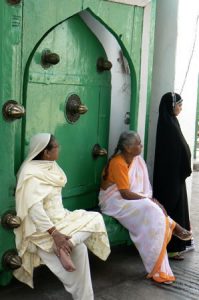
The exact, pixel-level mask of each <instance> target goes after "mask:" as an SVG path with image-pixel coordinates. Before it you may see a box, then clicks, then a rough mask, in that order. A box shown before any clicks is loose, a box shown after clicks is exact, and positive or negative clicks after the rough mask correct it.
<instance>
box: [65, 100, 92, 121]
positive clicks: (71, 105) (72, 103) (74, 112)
mask: <svg viewBox="0 0 199 300" xmlns="http://www.w3.org/2000/svg"><path fill="white" fill-rule="evenodd" d="M87 111H88V107H87V106H86V105H84V104H82V103H81V100H80V97H79V96H78V95H76V94H72V95H71V96H70V97H69V98H68V100H67V102H66V109H65V114H66V117H67V120H68V121H69V122H71V123H74V122H76V121H77V120H78V119H79V117H80V115H83V114H85V113H86V112H87Z"/></svg>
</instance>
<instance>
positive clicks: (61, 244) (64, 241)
mask: <svg viewBox="0 0 199 300" xmlns="http://www.w3.org/2000/svg"><path fill="white" fill-rule="evenodd" d="M29 216H30V218H31V219H32V221H33V223H34V224H35V226H36V228H37V230H38V231H40V232H46V231H47V232H48V233H49V234H50V235H51V236H52V238H53V240H54V243H55V245H56V247H57V249H58V252H59V251H60V249H63V250H64V251H65V252H66V253H67V254H70V253H71V251H72V245H71V242H70V241H69V239H70V238H71V237H70V236H66V235H65V234H62V233H61V232H59V231H58V230H57V229H56V227H55V226H54V224H53V223H52V222H51V220H50V218H49V217H48V215H47V214H46V212H45V210H44V208H43V203H42V202H41V201H40V202H37V203H35V204H34V205H33V206H32V207H31V208H30V209H29Z"/></svg>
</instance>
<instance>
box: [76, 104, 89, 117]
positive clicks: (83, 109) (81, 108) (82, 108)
mask: <svg viewBox="0 0 199 300" xmlns="http://www.w3.org/2000/svg"><path fill="white" fill-rule="evenodd" d="M87 111H88V107H87V106H86V105H83V104H81V105H80V106H79V107H78V109H77V112H78V113H79V114H80V115H83V114H85V113H86V112H87Z"/></svg>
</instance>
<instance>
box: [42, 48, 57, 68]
mask: <svg viewBox="0 0 199 300" xmlns="http://www.w3.org/2000/svg"><path fill="white" fill-rule="evenodd" d="M59 61H60V57H59V55H58V54H57V53H52V52H51V51H50V50H45V51H43V53H42V56H41V65H42V66H43V67H44V68H49V67H50V66H52V65H56V64H58V63H59Z"/></svg>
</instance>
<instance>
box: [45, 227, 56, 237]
mask: <svg viewBox="0 0 199 300" xmlns="http://www.w3.org/2000/svg"><path fill="white" fill-rule="evenodd" d="M55 230H56V227H55V226H53V227H51V228H50V229H48V230H47V231H48V233H49V234H50V235H51V234H52V233H53V232H54V231H55Z"/></svg>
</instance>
